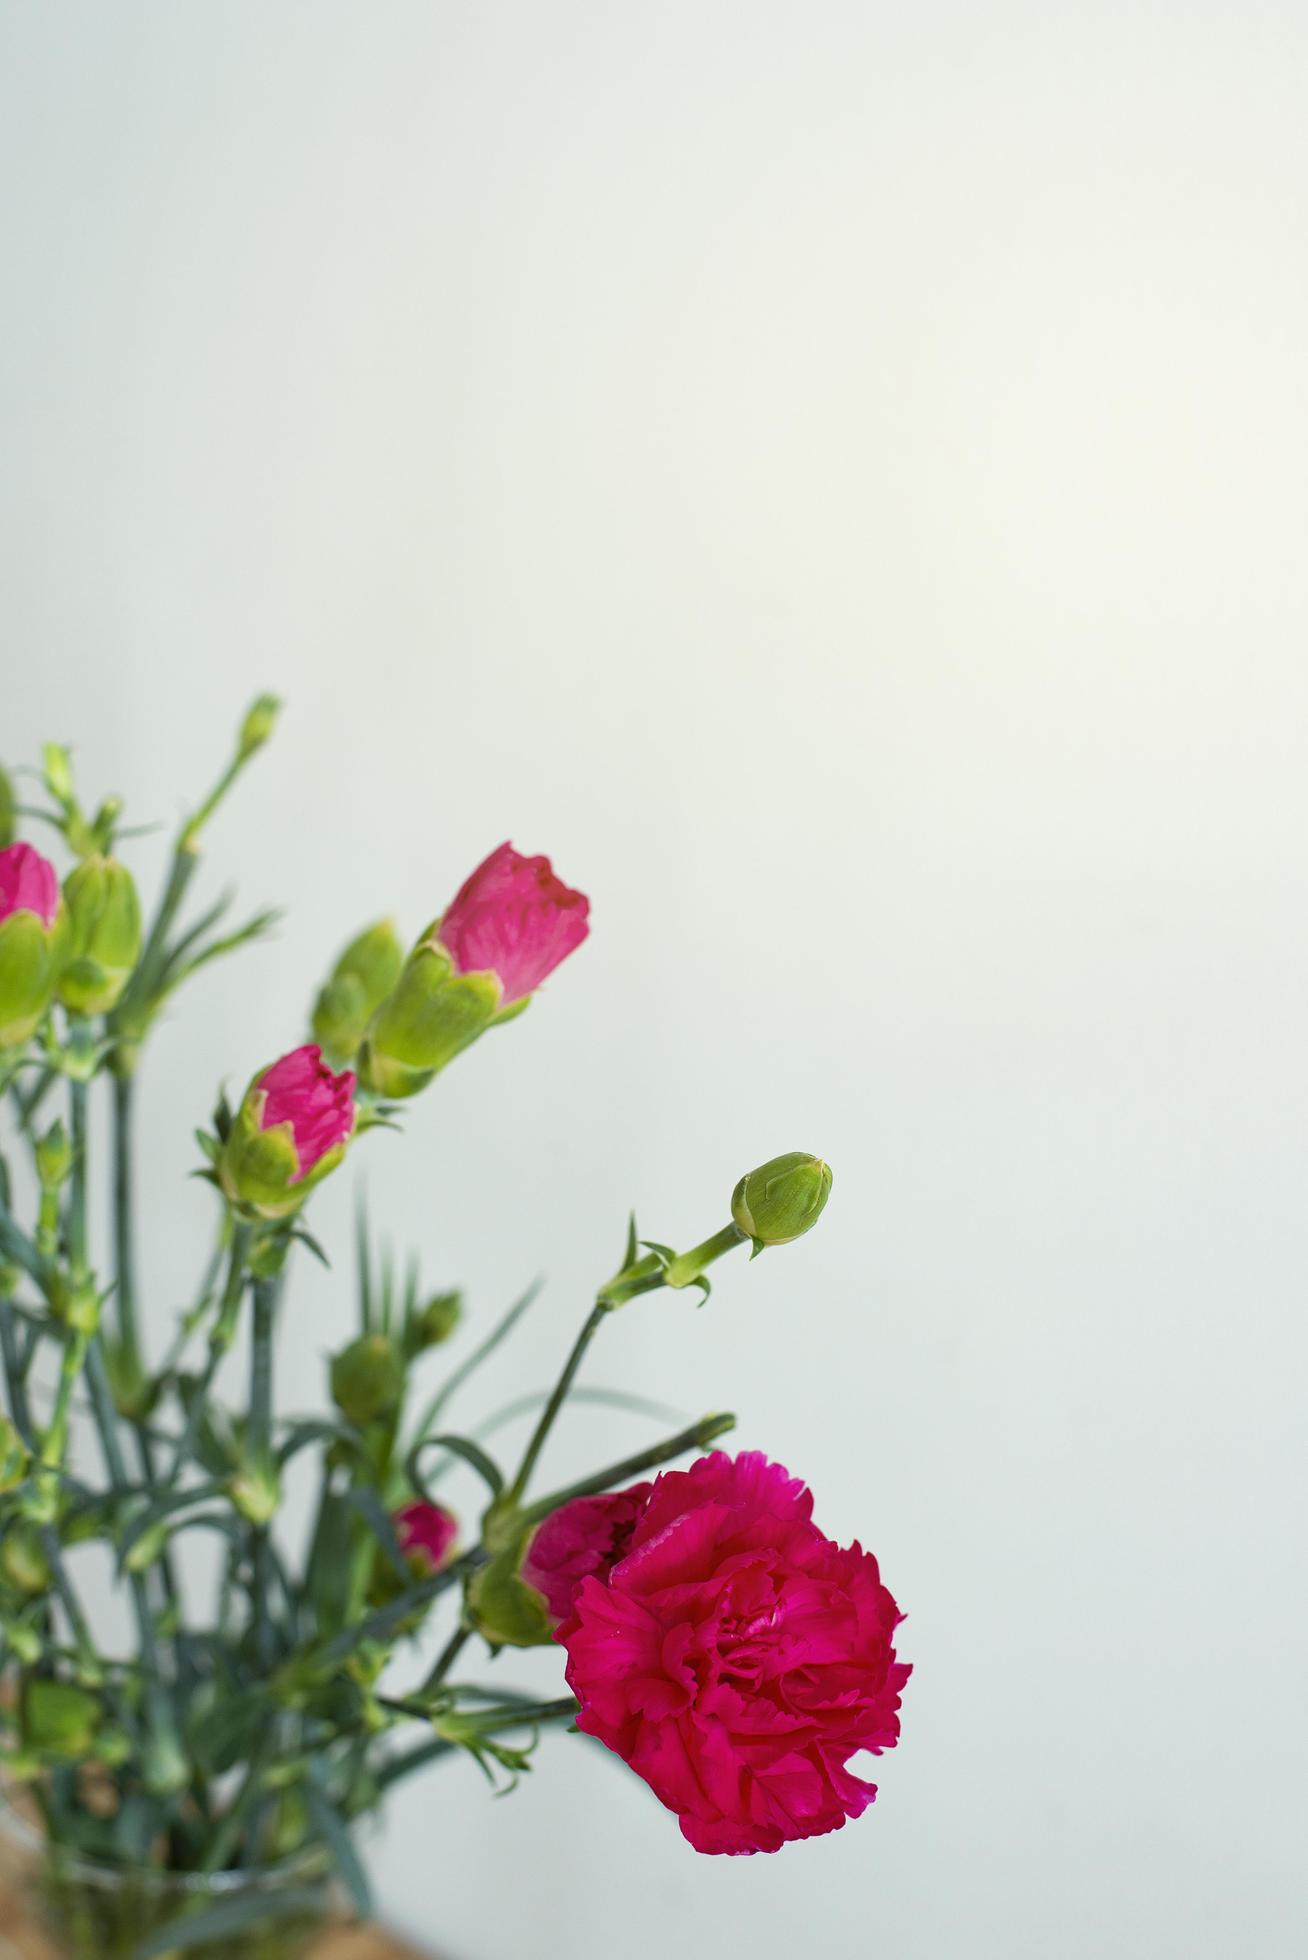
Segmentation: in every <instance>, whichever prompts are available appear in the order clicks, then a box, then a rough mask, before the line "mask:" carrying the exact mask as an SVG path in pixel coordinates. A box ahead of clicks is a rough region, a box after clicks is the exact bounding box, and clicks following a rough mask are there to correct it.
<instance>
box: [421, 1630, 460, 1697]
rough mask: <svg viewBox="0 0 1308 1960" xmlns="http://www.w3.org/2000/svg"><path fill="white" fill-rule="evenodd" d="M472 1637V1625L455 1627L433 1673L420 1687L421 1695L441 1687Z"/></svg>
mask: <svg viewBox="0 0 1308 1960" xmlns="http://www.w3.org/2000/svg"><path fill="white" fill-rule="evenodd" d="M471 1638H472V1628H471V1627H464V1626H459V1627H456V1628H455V1629H454V1632H453V1633H452V1634H451V1635H450V1637H449V1639H448V1640H447V1641H446V1643H445V1645H444V1647H443V1648H442V1649H441V1652H440V1655H439V1657H438V1659H437V1661H436V1665H435V1667H433V1669H432V1670H431V1673H430V1674H429V1675H428V1676H427V1678H426V1680H425V1681H424V1682H423V1684H422V1686H421V1687H420V1688H419V1690H418V1693H419V1694H420V1695H427V1694H430V1693H431V1691H432V1689H433V1688H439V1686H440V1684H441V1682H442V1681H443V1680H444V1679H445V1677H446V1675H447V1674H448V1673H449V1671H450V1669H451V1668H452V1667H453V1666H454V1663H455V1661H457V1660H458V1658H459V1655H460V1654H461V1653H462V1652H463V1650H464V1648H465V1647H466V1646H467V1644H468V1642H469V1641H470V1640H471Z"/></svg>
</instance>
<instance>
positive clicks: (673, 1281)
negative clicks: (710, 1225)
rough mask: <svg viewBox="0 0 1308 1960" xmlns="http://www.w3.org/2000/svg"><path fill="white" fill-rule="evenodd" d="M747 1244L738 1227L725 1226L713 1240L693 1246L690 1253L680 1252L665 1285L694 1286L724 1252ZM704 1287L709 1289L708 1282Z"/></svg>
mask: <svg viewBox="0 0 1308 1960" xmlns="http://www.w3.org/2000/svg"><path fill="white" fill-rule="evenodd" d="M745 1243H746V1238H745V1234H744V1233H743V1232H742V1231H741V1229H740V1227H739V1226H738V1225H724V1226H723V1227H722V1230H721V1231H720V1232H714V1234H713V1236H712V1238H708V1239H704V1240H703V1241H702V1242H701V1243H700V1244H699V1245H694V1246H692V1247H691V1249H690V1251H689V1252H679V1253H678V1254H677V1257H676V1258H675V1259H674V1260H673V1261H672V1263H671V1264H670V1265H669V1266H668V1267H667V1268H666V1270H665V1271H664V1274H663V1283H664V1285H665V1286H673V1287H681V1286H693V1285H694V1284H695V1282H696V1281H697V1280H699V1279H701V1278H703V1274H704V1269H705V1267H706V1266H711V1265H712V1264H713V1261H714V1260H715V1259H720V1258H721V1257H722V1255H723V1253H724V1252H734V1251H735V1249H736V1247H737V1246H738V1245H744V1244H745ZM704 1285H705V1286H706V1287H707V1285H708V1281H707V1280H705V1281H704Z"/></svg>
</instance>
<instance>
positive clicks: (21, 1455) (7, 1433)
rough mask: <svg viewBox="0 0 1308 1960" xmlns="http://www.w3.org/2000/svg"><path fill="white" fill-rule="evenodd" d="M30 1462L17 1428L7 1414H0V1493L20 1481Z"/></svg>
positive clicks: (14, 1487)
mask: <svg viewBox="0 0 1308 1960" xmlns="http://www.w3.org/2000/svg"><path fill="white" fill-rule="evenodd" d="M30 1462H31V1458H30V1456H29V1455H28V1453H27V1450H26V1449H25V1448H24V1445H23V1439H22V1437H21V1436H20V1435H19V1433H18V1431H17V1429H16V1428H15V1427H14V1425H13V1423H12V1422H11V1421H10V1419H9V1417H8V1416H6V1415H0V1494H3V1492H5V1491H8V1490H14V1489H16V1488H17V1486H18V1485H19V1484H21V1483H22V1481H23V1478H24V1477H25V1476H26V1475H27V1470H28V1465H29V1464H30Z"/></svg>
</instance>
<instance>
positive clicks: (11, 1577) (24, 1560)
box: [0, 1519, 51, 1597]
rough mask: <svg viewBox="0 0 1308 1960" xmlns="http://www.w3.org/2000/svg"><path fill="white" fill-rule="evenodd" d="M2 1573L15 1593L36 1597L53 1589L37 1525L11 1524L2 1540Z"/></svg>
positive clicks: (48, 1564)
mask: <svg viewBox="0 0 1308 1960" xmlns="http://www.w3.org/2000/svg"><path fill="white" fill-rule="evenodd" d="M0 1573H2V1574H3V1575H4V1577H5V1578H6V1579H7V1580H8V1581H9V1584H10V1585H11V1586H12V1587H13V1589H14V1591H15V1592H20V1593H27V1594H29V1595H31V1596H33V1597H35V1595H36V1594H38V1593H46V1592H49V1590H50V1585H51V1573H50V1561H49V1560H48V1559H47V1558H46V1555H45V1553H44V1551H43V1550H42V1549H41V1534H40V1532H39V1531H38V1530H37V1527H36V1526H35V1525H34V1524H29V1523H27V1522H26V1521H24V1520H21V1519H20V1520H19V1521H18V1522H17V1523H16V1524H12V1525H10V1527H9V1529H8V1531H7V1532H6V1533H5V1535H4V1538H3V1540H0Z"/></svg>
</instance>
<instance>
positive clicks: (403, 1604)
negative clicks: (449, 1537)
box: [314, 1545, 486, 1667]
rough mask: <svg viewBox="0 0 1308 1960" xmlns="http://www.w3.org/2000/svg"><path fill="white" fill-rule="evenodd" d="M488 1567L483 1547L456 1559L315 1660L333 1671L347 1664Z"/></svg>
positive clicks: (346, 1632)
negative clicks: (341, 1663)
mask: <svg viewBox="0 0 1308 1960" xmlns="http://www.w3.org/2000/svg"><path fill="white" fill-rule="evenodd" d="M485 1563H486V1553H485V1551H484V1550H483V1548H482V1547H481V1546H480V1545H478V1546H477V1547H476V1549H475V1550H473V1551H471V1552H465V1553H464V1554H463V1557H462V1558H456V1559H455V1560H453V1562H452V1563H451V1564H449V1565H444V1566H442V1567H441V1569H440V1571H439V1572H434V1573H433V1574H432V1576H431V1578H430V1579H423V1580H421V1581H420V1582H419V1583H418V1584H417V1585H416V1586H411V1587H410V1588H409V1590H408V1591H407V1592H403V1593H401V1594H400V1595H399V1597H398V1598H397V1599H392V1600H388V1602H387V1603H386V1605H385V1606H378V1607H376V1608H375V1609H374V1611H373V1612H371V1613H369V1614H367V1615H366V1616H365V1617H364V1618H363V1619H362V1620H360V1621H359V1622H358V1624H357V1625H356V1626H352V1627H346V1628H344V1629H343V1631H342V1632H340V1633H338V1634H337V1635H336V1636H335V1638H334V1639H332V1640H329V1641H328V1642H327V1644H326V1646H324V1647H321V1648H319V1650H318V1652H317V1654H316V1655H315V1656H314V1658H315V1659H316V1660H319V1661H321V1662H322V1664H323V1665H324V1666H327V1667H331V1666H334V1665H335V1664H336V1663H337V1662H338V1661H344V1660H348V1659H349V1657H350V1655H351V1654H352V1653H353V1652H354V1650H355V1648H356V1647H363V1646H366V1645H367V1643H368V1642H369V1641H377V1640H386V1639H388V1638H389V1637H390V1635H391V1634H392V1633H394V1631H395V1629H396V1628H397V1627H399V1626H402V1625H403V1624H404V1622H405V1621H406V1620H407V1619H408V1618H409V1615H410V1614H411V1613H416V1612H417V1610H418V1609H419V1607H422V1606H426V1605H428V1604H429V1603H430V1601H431V1600H433V1599H439V1597H440V1595H441V1594H442V1593H443V1592H448V1591H449V1589H450V1587H451V1586H455V1585H458V1584H459V1582H460V1581H461V1580H462V1579H465V1578H466V1577H467V1575H468V1574H469V1573H470V1572H475V1571H476V1570H477V1567H478V1566H479V1565H484V1564H485Z"/></svg>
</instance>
